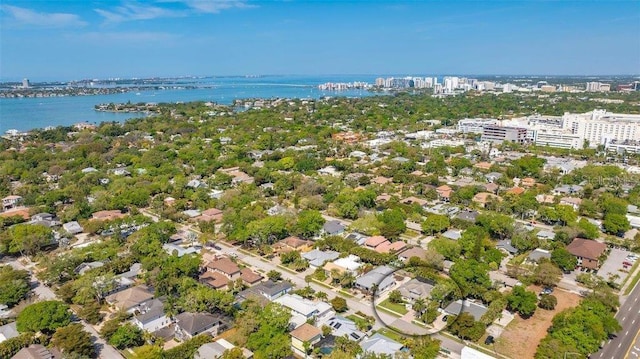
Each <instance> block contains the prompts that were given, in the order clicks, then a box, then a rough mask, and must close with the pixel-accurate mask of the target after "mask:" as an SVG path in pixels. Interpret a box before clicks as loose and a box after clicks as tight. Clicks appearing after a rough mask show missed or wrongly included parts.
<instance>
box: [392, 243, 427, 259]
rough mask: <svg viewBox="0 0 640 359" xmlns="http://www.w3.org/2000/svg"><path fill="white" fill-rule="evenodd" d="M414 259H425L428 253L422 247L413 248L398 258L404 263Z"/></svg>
mask: <svg viewBox="0 0 640 359" xmlns="http://www.w3.org/2000/svg"><path fill="white" fill-rule="evenodd" d="M413 257H416V258H418V259H425V258H426V257H427V251H426V250H424V249H422V248H421V247H411V248H409V249H406V250H404V251H402V252H400V253H398V258H399V259H400V260H401V261H403V262H407V261H408V260H409V259H411V258H413Z"/></svg>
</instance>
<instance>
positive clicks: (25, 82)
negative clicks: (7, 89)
mask: <svg viewBox="0 0 640 359" xmlns="http://www.w3.org/2000/svg"><path fill="white" fill-rule="evenodd" d="M29 86H30V85H29V79H23V80H22V88H23V89H28V88H29Z"/></svg>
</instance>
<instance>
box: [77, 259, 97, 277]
mask: <svg viewBox="0 0 640 359" xmlns="http://www.w3.org/2000/svg"><path fill="white" fill-rule="evenodd" d="M102 266H104V263H103V262H100V261H96V262H85V263H82V264H80V265H79V266H77V267H76V268H75V269H74V270H73V271H74V272H75V273H76V274H79V275H83V274H85V273H86V272H88V271H90V270H92V269H95V268H100V267H102Z"/></svg>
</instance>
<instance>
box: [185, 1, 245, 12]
mask: <svg viewBox="0 0 640 359" xmlns="http://www.w3.org/2000/svg"><path fill="white" fill-rule="evenodd" d="M182 2H183V3H184V4H185V5H186V6H188V7H189V8H191V9H193V10H195V11H196V12H200V13H206V14H217V13H219V12H220V11H222V10H227V9H233V8H239V9H246V8H253V7H255V5H249V4H247V2H246V1H241V0H182Z"/></svg>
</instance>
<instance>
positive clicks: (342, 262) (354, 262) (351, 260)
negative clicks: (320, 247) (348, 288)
mask: <svg viewBox="0 0 640 359" xmlns="http://www.w3.org/2000/svg"><path fill="white" fill-rule="evenodd" d="M360 267H362V263H360V257H358V256H356V255H353V254H349V255H348V256H346V257H344V258H338V259H336V260H335V261H333V262H329V263H327V264H325V265H324V266H323V267H322V269H324V270H325V271H327V272H331V270H333V269H336V270H337V271H338V272H340V273H345V272H349V273H351V274H354V275H355V274H357V273H358V269H360Z"/></svg>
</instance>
